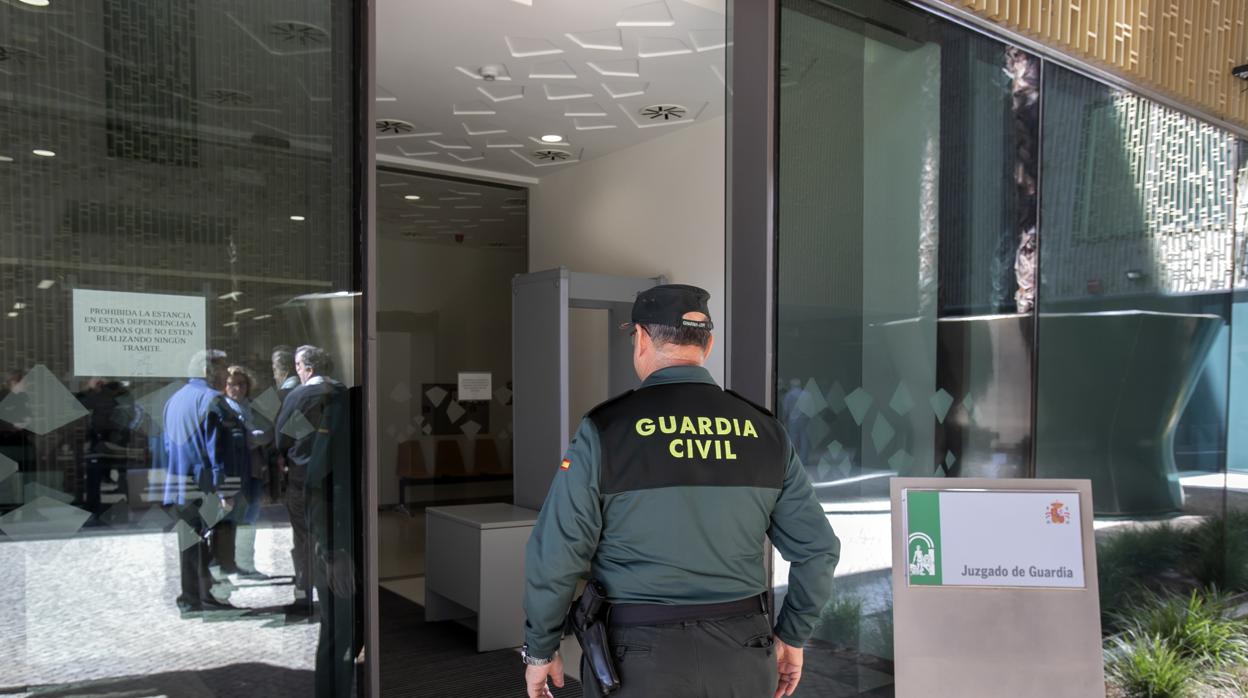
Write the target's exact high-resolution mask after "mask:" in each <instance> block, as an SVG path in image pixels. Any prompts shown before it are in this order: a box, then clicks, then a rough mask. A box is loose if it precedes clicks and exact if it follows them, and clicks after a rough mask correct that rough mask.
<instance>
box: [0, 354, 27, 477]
mask: <svg viewBox="0 0 1248 698" xmlns="http://www.w3.org/2000/svg"><path fill="white" fill-rule="evenodd" d="M25 377H26V374H25V372H23V371H9V373H8V375H7V376H5V380H4V385H3V386H0V455H3V456H4V457H6V458H8V459H10V460H12V461H13V462H15V463H17V468H18V470H20V471H22V472H27V471H31V470H34V469H35V458H34V450H33V448H32V446H31V438H30V432H28V431H26V427H27V425H29V424H30V416H31V415H30V395H28V394H27V393H26V386H25V384H24V383H23V382H22V379H23V378H25Z"/></svg>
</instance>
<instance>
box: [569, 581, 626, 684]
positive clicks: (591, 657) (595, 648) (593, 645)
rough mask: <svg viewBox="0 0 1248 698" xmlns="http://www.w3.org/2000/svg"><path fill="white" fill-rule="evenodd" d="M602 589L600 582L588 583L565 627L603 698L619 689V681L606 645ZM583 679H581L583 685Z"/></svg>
mask: <svg viewBox="0 0 1248 698" xmlns="http://www.w3.org/2000/svg"><path fill="white" fill-rule="evenodd" d="M606 591H607V590H606V587H604V586H603V585H602V582H600V581H598V580H596V579H591V580H589V584H587V585H586V586H585V593H583V594H581V598H579V599H577V601H576V603H575V604H573V605H572V610H571V611H570V612H569V613H568V625H570V626H572V632H573V634H575V635H576V641H577V642H578V643H580V645H581V653H582V654H584V655H585V666H588V667H589V670H590V671H591V672H593V674H594V679H596V680H597V681H598V686H599V687H600V688H601V689H602V694H603V695H604V696H605V695H607V694H609V693H612V692H613V691H616V690H618V689H619V688H620V677H619V674H617V673H616V671H615V657H614V655H613V654H612V653H611V647H610V644H609V642H608V641H607V610H608V609H609V608H610V605H609V604H607V596H606ZM585 679H586V677H584V676H582V677H581V680H582V681H584V680H585Z"/></svg>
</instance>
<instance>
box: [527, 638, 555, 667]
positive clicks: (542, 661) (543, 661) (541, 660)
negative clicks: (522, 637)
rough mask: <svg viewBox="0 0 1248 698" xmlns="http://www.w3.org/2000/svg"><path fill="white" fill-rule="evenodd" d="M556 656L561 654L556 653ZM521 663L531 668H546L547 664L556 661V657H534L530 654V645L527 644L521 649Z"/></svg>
mask: <svg viewBox="0 0 1248 698" xmlns="http://www.w3.org/2000/svg"><path fill="white" fill-rule="evenodd" d="M555 654H559V652H558V651H556V652H555ZM520 661H522V662H524V663H525V664H527V665H529V666H546V665H547V664H550V663H551V662H553V661H555V657H554V655H551V656H549V657H534V656H533V655H531V654H529V643H527V642H526V643H524V646H522V647H521V648H520Z"/></svg>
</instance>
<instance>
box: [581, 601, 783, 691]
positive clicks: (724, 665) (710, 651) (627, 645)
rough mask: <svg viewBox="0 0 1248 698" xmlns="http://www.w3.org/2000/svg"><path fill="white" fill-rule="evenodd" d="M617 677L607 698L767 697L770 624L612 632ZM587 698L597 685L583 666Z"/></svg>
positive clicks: (772, 680)
mask: <svg viewBox="0 0 1248 698" xmlns="http://www.w3.org/2000/svg"><path fill="white" fill-rule="evenodd" d="M608 636H609V637H610V641H611V649H612V651H613V652H614V653H615V662H616V669H617V670H618V671H619V675H620V683H621V688H620V690H618V691H616V692H615V693H612V694H611V696H610V698H654V696H665V697H670V698H771V695H772V694H773V693H774V692H775V690H776V655H775V651H774V650H773V649H772V639H771V623H770V622H768V620H767V617H766V616H764V615H762V614H751V615H747V616H737V617H735V618H726V619H723V620H704V621H694V622H687V623H674V624H671V625H642V626H634V627H612V628H611V629H610V630H609V631H608ZM581 679H582V680H581V683H582V684H583V686H584V692H585V696H587V698H600V696H601V692H600V690H599V688H598V683H597V682H596V681H594V679H593V675H592V673H590V672H589V671H588V668H587V667H586V666H585V663H584V661H582V662H581Z"/></svg>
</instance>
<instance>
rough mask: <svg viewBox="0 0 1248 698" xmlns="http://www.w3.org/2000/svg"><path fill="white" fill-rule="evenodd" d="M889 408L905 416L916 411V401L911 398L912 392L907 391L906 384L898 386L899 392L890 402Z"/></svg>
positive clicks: (894, 394)
mask: <svg viewBox="0 0 1248 698" xmlns="http://www.w3.org/2000/svg"><path fill="white" fill-rule="evenodd" d="M888 406H889V407H890V408H892V410H893V411H894V412H896V413H897V414H900V415H905V414H907V413H909V412H910V410H912V409H914V399H913V398H911V397H910V391H909V390H907V389H906V384H905V383H898V384H897V392H895V393H893V399H892V400H889V402H888Z"/></svg>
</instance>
